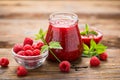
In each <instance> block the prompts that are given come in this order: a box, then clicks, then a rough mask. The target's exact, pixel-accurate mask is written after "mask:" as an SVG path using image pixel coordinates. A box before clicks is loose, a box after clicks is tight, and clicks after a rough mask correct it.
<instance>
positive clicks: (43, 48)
mask: <svg viewBox="0 0 120 80" xmlns="http://www.w3.org/2000/svg"><path fill="white" fill-rule="evenodd" d="M48 49H49V46H48V45H44V46H42V48H41V53H44V52H45V51H47V50H48Z"/></svg>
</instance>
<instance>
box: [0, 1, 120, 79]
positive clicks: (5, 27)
mask: <svg viewBox="0 0 120 80" xmlns="http://www.w3.org/2000/svg"><path fill="white" fill-rule="evenodd" d="M57 11H61V12H64V11H70V12H71V11H72V12H75V13H76V14H77V15H78V16H79V24H80V25H83V24H86V23H88V24H89V25H91V26H95V27H96V28H99V29H100V30H101V31H102V32H103V34H104V38H103V40H102V43H103V44H105V45H106V46H108V49H107V51H106V52H107V53H108V55H109V57H108V60H107V61H102V62H101V65H100V67H97V68H91V67H90V66H89V60H90V58H83V57H82V60H78V61H76V62H74V64H76V66H84V65H87V66H88V68H80V69H78V70H77V71H76V70H75V69H71V71H70V73H62V72H60V71H59V68H58V63H53V62H50V61H46V62H45V63H44V64H43V66H41V67H39V68H38V69H35V70H29V73H28V76H25V77H18V76H16V68H17V66H18V64H17V63H16V62H15V60H14V59H13V57H12V56H11V48H12V47H13V45H14V44H15V43H21V42H22V41H23V39H24V38H25V37H32V38H34V34H35V33H37V32H38V31H39V29H40V28H43V29H44V30H47V28H48V18H49V14H51V13H53V12H57ZM0 57H7V58H8V59H9V60H10V64H9V67H7V68H2V67H0V80H4V79H11V80H14V79H15V80H21V79H25V80H26V79H27V80H33V79H34V80H39V79H40V80H57V79H63V80H120V1H119V0H117V1H114V0H113V1H112V0H110V1H109V0H106V1H105V0H104V1H102V0H101V1H99V0H92V1H89V0H88V1H87V0H80V1H78V0H76V1H72V0H66V1H57V0H53V1H47V0H45V1H41V0H40V1H38V0H35V1H32V0H25V1H24V0H22V1H20V0H16V1H15V0H14V1H10V0H5V1H4V0H1V1H0Z"/></svg>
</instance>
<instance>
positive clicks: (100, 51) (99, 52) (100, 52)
mask: <svg viewBox="0 0 120 80" xmlns="http://www.w3.org/2000/svg"><path fill="white" fill-rule="evenodd" d="M96 52H97V54H98V55H99V54H102V53H103V52H105V50H99V49H98V50H96Z"/></svg>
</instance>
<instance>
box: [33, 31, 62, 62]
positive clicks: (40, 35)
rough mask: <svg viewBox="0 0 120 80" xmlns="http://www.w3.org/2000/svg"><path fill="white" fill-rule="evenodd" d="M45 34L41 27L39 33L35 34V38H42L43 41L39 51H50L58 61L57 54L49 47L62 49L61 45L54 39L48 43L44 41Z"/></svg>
mask: <svg viewBox="0 0 120 80" xmlns="http://www.w3.org/2000/svg"><path fill="white" fill-rule="evenodd" d="M45 34H46V32H44V31H43V30H42V29H40V31H39V33H38V34H36V35H35V36H36V38H35V39H36V40H39V39H40V40H42V41H43V43H44V46H42V48H41V53H44V52H45V51H47V50H48V51H50V53H51V54H52V55H53V56H54V57H55V58H56V59H57V60H58V61H59V62H61V61H60V60H59V59H58V58H57V56H56V55H55V54H54V53H53V51H52V50H51V49H62V47H61V45H60V43H59V42H55V41H51V42H49V43H47V42H46V40H45V38H44V37H45Z"/></svg>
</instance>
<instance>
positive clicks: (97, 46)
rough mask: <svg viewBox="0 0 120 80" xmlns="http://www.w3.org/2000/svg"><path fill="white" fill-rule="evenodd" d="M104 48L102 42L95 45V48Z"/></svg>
mask: <svg viewBox="0 0 120 80" xmlns="http://www.w3.org/2000/svg"><path fill="white" fill-rule="evenodd" d="M106 48H107V47H106V46H104V45H103V44H100V43H99V44H97V45H96V49H103V50H104V49H106Z"/></svg>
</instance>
